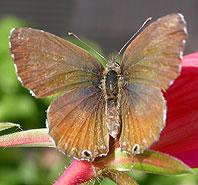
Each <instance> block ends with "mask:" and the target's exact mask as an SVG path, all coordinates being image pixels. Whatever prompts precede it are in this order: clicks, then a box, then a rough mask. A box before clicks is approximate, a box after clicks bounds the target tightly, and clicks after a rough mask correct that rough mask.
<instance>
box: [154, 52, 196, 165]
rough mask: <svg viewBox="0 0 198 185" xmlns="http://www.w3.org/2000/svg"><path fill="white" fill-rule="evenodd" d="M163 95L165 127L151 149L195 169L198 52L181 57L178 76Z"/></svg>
mask: <svg viewBox="0 0 198 185" xmlns="http://www.w3.org/2000/svg"><path fill="white" fill-rule="evenodd" d="M164 95H165V98H166V100H167V106H168V112H167V120H166V127H165V128H164V130H163V131H162V133H161V136H160V140H159V141H158V142H156V143H154V144H153V145H152V147H151V149H153V150H156V151H160V152H163V153H167V154H170V155H172V156H174V157H176V158H178V159H180V160H182V161H183V162H184V163H186V164H187V165H189V166H190V167H192V168H194V167H198V157H197V156H198V53H193V54H190V55H187V56H185V57H184V58H183V60H182V71H181V76H180V77H179V78H178V79H177V80H175V82H174V84H173V85H172V86H171V87H170V88H169V89H168V91H167V92H166V93H165V94H164Z"/></svg>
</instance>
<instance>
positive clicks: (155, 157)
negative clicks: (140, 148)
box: [94, 148, 193, 175]
mask: <svg viewBox="0 0 198 185" xmlns="http://www.w3.org/2000/svg"><path fill="white" fill-rule="evenodd" d="M94 166H96V167H99V168H106V169H116V170H119V171H131V170H138V171H143V172H147V173H154V174H160V175H179V174H185V173H191V174H193V171H192V169H191V168H190V167H188V166H187V165H186V164H184V163H183V162H182V161H180V160H179V159H176V158H174V157H172V156H169V155H167V154H163V153H160V152H156V151H151V150H147V151H144V153H143V154H138V155H136V156H135V157H132V156H130V155H128V154H127V153H123V152H121V150H120V148H118V149H116V151H115V152H112V153H110V154H109V155H108V156H107V157H103V158H99V159H98V160H96V161H95V162H94Z"/></svg>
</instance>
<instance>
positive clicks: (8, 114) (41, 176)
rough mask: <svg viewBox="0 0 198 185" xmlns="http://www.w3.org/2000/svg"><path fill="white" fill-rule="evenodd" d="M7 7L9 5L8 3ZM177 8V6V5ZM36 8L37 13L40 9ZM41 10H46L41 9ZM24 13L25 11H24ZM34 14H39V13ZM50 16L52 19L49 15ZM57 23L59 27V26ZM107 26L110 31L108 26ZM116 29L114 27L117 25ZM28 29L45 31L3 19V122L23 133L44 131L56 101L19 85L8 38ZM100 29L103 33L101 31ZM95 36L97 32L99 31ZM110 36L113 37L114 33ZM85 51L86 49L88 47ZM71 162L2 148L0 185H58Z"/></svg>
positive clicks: (140, 177)
mask: <svg viewBox="0 0 198 185" xmlns="http://www.w3.org/2000/svg"><path fill="white" fill-rule="evenodd" d="M75 2H76V1H75ZM112 2H113V1H112ZM192 2H194V1H192ZM1 3H2V2H0V5H3V4H1ZM5 5H7V4H6V2H5ZM174 6H177V4H176V5H174ZM192 6H193V5H192ZM1 8H2V6H1V7H0V9H1ZM14 8H15V6H14V5H13V6H10V7H9V9H8V10H9V11H11V9H14ZM34 8H35V9H36V8H37V7H34ZM54 8H56V7H54ZM41 9H43V10H44V9H45V7H42V8H41ZM144 9H145V7H144ZM23 11H25V9H24V10H23ZM57 11H58V10H57ZM87 11H89V8H88V9H87ZM90 11H91V10H90ZM169 11H170V10H169ZM175 11H178V10H175ZM75 12H76V10H75ZM172 12H174V11H172ZM1 13H2V11H1V12H0V15H1ZM34 13H35V14H36V13H37V11H36V12H34ZM164 15H165V12H164ZM41 16H42V15H41ZM49 16H52V15H51V14H50V15H49ZM60 16H61V15H60ZM71 16H72V15H71ZM75 16H76V15H75ZM149 16H151V14H149V15H145V16H144V19H145V18H147V17H149ZM194 16H195V15H194ZM19 17H20V18H19ZM105 18H106V17H103V20H104V19H105ZM42 19H43V20H42V21H43V22H45V19H44V18H42ZM144 19H142V20H141V21H139V22H138V25H141V23H142V21H143V20H144ZM51 21H53V19H51ZM54 21H56V20H54ZM115 21H116V20H115ZM117 22H119V21H117ZM58 23H59V22H58ZM58 23H57V25H59V24H58ZM46 24H48V22H46ZM120 24H122V23H121V22H119V25H120ZM41 25H42V24H41ZM49 25H50V24H49ZM86 25H87V24H86V22H84V23H83V26H82V27H83V28H84V26H86ZM105 25H106V26H107V27H108V25H107V23H106V24H105ZM113 25H115V23H114V24H113ZM25 26H30V27H35V28H42V26H38V25H37V24H36V21H35V20H34V21H32V22H31V21H27V18H26V17H24V18H22V16H11V15H3V16H0V122H13V123H19V124H21V126H22V129H23V130H27V129H34V128H43V127H45V120H46V110H47V107H48V106H49V104H50V101H51V100H52V99H53V97H51V98H44V99H35V98H34V97H32V96H31V95H30V93H29V91H28V90H27V89H25V88H24V87H22V85H21V84H20V82H19V81H18V80H17V77H16V74H15V70H14V65H13V62H12V60H11V57H10V53H9V45H8V42H9V39H8V36H9V33H10V30H11V29H12V28H14V27H25ZM136 26H137V25H136ZM43 27H46V28H48V25H45V26H44V25H43ZM69 27H72V26H71V25H70V26H69ZM73 28H74V30H75V29H76V30H78V29H77V28H76V27H75V26H73ZM83 28H82V30H81V32H82V33H83ZM136 28H137V27H136ZM136 28H134V29H136ZM193 28H195V31H196V30H197V25H196V27H193ZM58 29H59V30H60V27H58ZM98 29H99V30H100V28H98ZM111 29H113V28H111ZM114 29H116V26H115V27H114ZM45 30H46V29H45ZM50 30H52V31H53V28H52V27H49V30H48V29H47V30H46V31H50ZM101 30H102V28H101ZM63 31H64V33H65V34H64V35H66V33H67V31H73V30H64V29H62V32H63ZM94 31H96V30H94V29H92V30H91V32H90V35H91V36H90V37H87V38H94V34H93V32H94ZM132 31H134V30H132ZM132 31H130V32H129V33H128V35H127V36H126V39H125V40H127V38H128V37H129V36H130V35H131V34H132V33H133V32H132ZM117 32H118V33H119V30H117ZM190 32H191V31H190ZM96 33H98V32H97V31H96ZM120 33H121V31H120ZM197 33H198V32H197ZM59 34H61V32H59ZM82 35H84V36H86V34H82ZM107 35H108V36H110V35H111V33H109V34H107ZM107 35H104V38H103V41H104V40H105V39H106V37H107ZM112 35H113V36H112V38H111V39H116V38H115V35H114V33H112ZM192 37H193V38H194V40H193V39H192V40H193V42H192V43H191V44H190V45H189V46H187V48H188V49H187V50H188V52H193V50H197V46H198V44H197V42H196V41H197V40H198V39H197V38H198V37H197V35H195V34H192ZM100 38H101V37H96V39H93V40H98V39H99V40H100ZM70 40H71V41H72V42H75V43H76V44H78V45H80V46H81V47H82V45H81V44H79V42H78V41H76V40H72V39H70ZM118 40H119V41H120V40H121V38H118ZM125 40H123V38H122V43H123V42H125ZM85 41H86V43H88V44H89V45H91V46H92V47H94V48H95V49H96V50H97V51H99V52H100V53H101V54H104V53H108V52H109V51H111V50H109V49H108V47H109V44H106V45H105V42H103V41H102V42H101V43H100V42H99V44H100V45H102V46H103V47H104V53H103V51H102V50H101V48H100V46H99V45H98V44H97V43H98V42H97V43H96V42H92V41H89V40H86V39H85ZM111 41H112V40H111ZM111 44H112V43H111ZM117 45H118V43H116V41H115V47H116V50H114V51H117V50H119V48H120V46H121V43H120V42H119V46H118V47H117ZM195 46H196V47H195ZM85 49H87V48H86V47H85ZM15 131H18V129H15V128H14V129H11V130H9V131H4V132H2V133H0V134H1V135H2V134H6V133H10V132H15ZM70 162H71V159H68V158H66V157H65V156H63V155H62V154H61V153H59V152H58V151H56V150H55V149H48V148H0V185H48V184H53V182H55V180H56V179H57V178H58V177H59V176H60V175H61V174H62V173H63V171H64V170H65V169H64V167H65V166H66V165H68V164H69V163H70ZM197 173H198V170H196V174H195V175H183V176H174V177H170V176H166V177H165V176H159V175H152V174H145V173H141V172H132V173H131V174H132V176H133V177H134V178H135V179H136V180H137V182H138V183H139V184H140V185H198V175H197ZM102 184H104V185H105V184H113V183H111V182H110V181H109V180H105V181H104V182H103V183H102Z"/></svg>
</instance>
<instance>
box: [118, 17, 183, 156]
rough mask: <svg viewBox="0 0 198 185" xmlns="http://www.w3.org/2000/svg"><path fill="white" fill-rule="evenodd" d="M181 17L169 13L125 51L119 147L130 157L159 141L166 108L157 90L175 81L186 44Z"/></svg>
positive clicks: (122, 62) (164, 88)
mask: <svg viewBox="0 0 198 185" xmlns="http://www.w3.org/2000/svg"><path fill="white" fill-rule="evenodd" d="M186 37H187V33H186V24H185V21H184V19H183V16H182V15H181V14H171V15H167V16H165V17H162V18H160V19H158V20H157V21H155V22H153V23H152V24H151V25H150V26H148V27H147V28H146V29H145V30H144V31H143V32H142V33H141V34H140V35H139V36H137V38H136V39H135V40H134V41H133V42H132V43H131V44H130V45H129V46H128V48H127V49H126V51H125V53H124V55H123V58H122V61H121V70H122V74H123V76H124V78H125V81H126V85H125V86H124V88H123V89H122V92H121V94H122V98H121V117H122V132H121V136H120V146H121V149H122V151H125V152H128V153H130V154H136V153H140V152H143V151H144V150H145V149H146V148H148V147H149V146H150V145H151V144H152V143H153V142H155V141H156V140H158V139H159V136H160V132H161V130H162V129H163V127H164V125H165V119H166V105H165V100H164V98H163V96H162V93H161V90H166V89H167V88H168V87H169V85H170V84H171V83H172V81H173V80H174V79H175V78H177V76H178V75H179V73H180V68H181V57H182V53H183V49H184V44H185V41H186Z"/></svg>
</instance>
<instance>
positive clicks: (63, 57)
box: [10, 28, 103, 97]
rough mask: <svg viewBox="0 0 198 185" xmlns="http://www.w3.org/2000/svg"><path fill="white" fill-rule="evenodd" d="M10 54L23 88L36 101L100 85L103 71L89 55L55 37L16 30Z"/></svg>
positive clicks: (32, 31)
mask: <svg viewBox="0 0 198 185" xmlns="http://www.w3.org/2000/svg"><path fill="white" fill-rule="evenodd" d="M10 45H11V48H10V51H11V54H12V57H13V60H14V63H15V65H16V69H17V73H18V76H19V78H20V80H21V82H22V84H23V85H24V86H25V87H27V88H28V89H30V90H31V91H32V93H33V94H35V95H36V96H37V97H45V96H49V95H52V94H55V93H58V92H62V91H68V90H70V89H75V88H78V87H87V86H89V85H90V84H98V82H99V81H100V77H101V75H102V71H103V67H102V65H101V64H100V62H99V61H98V60H97V59H96V58H95V57H93V56H92V55H91V54H89V53H88V52H86V51H84V50H83V49H81V48H79V47H78V46H75V45H74V44H72V43H70V42H67V41H65V40H63V39H61V38H59V37H57V36H55V35H53V34H50V33H47V32H44V31H41V30H36V29H31V28H16V29H14V30H13V31H12V33H11V36H10Z"/></svg>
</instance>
